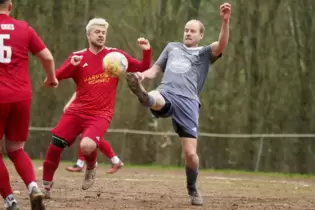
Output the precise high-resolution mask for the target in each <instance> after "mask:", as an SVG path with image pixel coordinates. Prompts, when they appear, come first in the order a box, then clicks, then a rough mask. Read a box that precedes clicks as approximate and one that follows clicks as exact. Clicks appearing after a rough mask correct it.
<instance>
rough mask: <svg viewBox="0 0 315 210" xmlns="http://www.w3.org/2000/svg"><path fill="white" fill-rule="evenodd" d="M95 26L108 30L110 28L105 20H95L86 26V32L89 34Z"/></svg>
mask: <svg viewBox="0 0 315 210" xmlns="http://www.w3.org/2000/svg"><path fill="white" fill-rule="evenodd" d="M95 25H98V26H104V27H105V28H106V29H107V28H108V27H109V23H108V22H107V21H106V20H105V19H103V18H93V19H91V20H90V21H89V22H88V24H87V25H86V32H89V31H90V30H91V28H92V27H93V26H95Z"/></svg>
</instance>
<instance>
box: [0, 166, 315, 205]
mask: <svg viewBox="0 0 315 210" xmlns="http://www.w3.org/2000/svg"><path fill="white" fill-rule="evenodd" d="M35 165H36V174H37V177H38V179H39V180H40V179H41V174H42V170H41V164H40V162H36V163H35ZM7 166H8V168H9V171H10V175H11V182H12V186H13V188H14V191H15V195H16V198H17V199H18V202H19V204H20V206H21V207H22V209H23V210H24V209H25V210H27V209H30V206H29V201H28V197H27V192H26V189H25V187H24V185H23V183H22V181H21V180H20V178H19V177H18V176H17V174H16V172H15V170H14V168H13V166H12V164H11V163H10V162H7ZM66 166H67V165H66V164H65V163H62V164H61V165H60V167H59V169H58V171H57V173H56V176H55V185H54V188H53V191H52V196H53V198H52V199H51V200H48V201H45V204H46V209H52V210H55V209H56V210H58V209H64V210H65V209H75V210H83V209H85V210H90V209H91V210H92V209H108V210H109V209H111V210H112V209H117V210H119V209H122V210H127V209H128V210H132V209H134V210H136V209H141V210H144V209H161V210H162V209H163V210H167V209H169V210H177V209H178V210H188V209H209V210H210V209H215V210H222V209H228V210H232V209H233V210H236V209H237V210H238V209H251V210H252V209H264V210H269V209H270V210H278V209H297V210H304V209H315V180H312V179H303V178H289V177H288V178H286V177H282V178H280V177H271V176H266V177H262V176H249V175H227V174H219V173H213V172H200V177H199V188H200V190H201V192H202V194H203V197H204V206H203V207H192V206H190V205H189V200H188V197H187V194H186V189H185V174H184V170H176V169H151V168H150V169H149V168H147V169H145V168H139V169H138V168H124V169H122V170H120V171H119V172H118V173H116V174H114V175H106V170H107V169H108V167H109V166H108V165H100V166H99V168H98V171H97V180H96V183H95V186H94V187H93V188H92V189H89V190H88V191H82V190H81V183H82V180H83V176H84V173H70V172H67V171H65V170H64V169H65V167H66ZM0 204H3V203H0Z"/></svg>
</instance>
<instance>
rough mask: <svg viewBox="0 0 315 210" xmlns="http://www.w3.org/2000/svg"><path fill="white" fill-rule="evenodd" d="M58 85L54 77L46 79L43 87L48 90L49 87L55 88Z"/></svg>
mask: <svg viewBox="0 0 315 210" xmlns="http://www.w3.org/2000/svg"><path fill="white" fill-rule="evenodd" d="M58 84H59V82H58V80H57V78H56V77H47V78H46V79H45V81H44V86H45V87H46V88H49V87H53V88H57V87H58Z"/></svg>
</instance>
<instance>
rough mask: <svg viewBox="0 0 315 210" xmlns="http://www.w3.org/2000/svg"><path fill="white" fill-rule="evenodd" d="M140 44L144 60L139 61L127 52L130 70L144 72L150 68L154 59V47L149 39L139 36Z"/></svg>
mask: <svg viewBox="0 0 315 210" xmlns="http://www.w3.org/2000/svg"><path fill="white" fill-rule="evenodd" d="M137 41H138V45H139V47H140V49H142V60H141V61H139V60H137V59H135V58H133V57H131V56H130V55H128V54H125V56H126V58H127V60H128V70H127V71H128V72H143V71H145V70H147V69H148V68H150V65H151V59H152V49H151V46H150V43H149V41H148V40H147V39H144V38H139V39H138V40H137Z"/></svg>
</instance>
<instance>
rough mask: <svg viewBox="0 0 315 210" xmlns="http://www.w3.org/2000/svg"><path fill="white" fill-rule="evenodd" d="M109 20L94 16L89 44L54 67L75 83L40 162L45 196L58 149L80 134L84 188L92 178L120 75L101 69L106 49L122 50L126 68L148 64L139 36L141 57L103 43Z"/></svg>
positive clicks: (148, 52) (88, 33) (146, 48)
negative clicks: (139, 59)
mask: <svg viewBox="0 0 315 210" xmlns="http://www.w3.org/2000/svg"><path fill="white" fill-rule="evenodd" d="M107 28H108V23H107V21H106V20H104V19H102V18H94V19H92V20H90V21H89V23H88V24H87V26H86V36H87V40H88V42H89V48H87V49H84V50H81V51H79V52H75V53H72V54H71V55H70V56H69V58H68V59H67V60H66V61H65V62H64V64H63V65H62V66H61V67H60V68H59V69H58V70H57V72H56V75H57V78H58V80H63V79H68V78H72V79H73V80H74V82H75V84H76V97H75V99H74V101H73V102H72V103H71V104H70V106H69V107H68V108H67V109H66V110H65V113H64V114H63V115H62V117H61V119H60V121H59V123H58V124H57V126H56V127H55V128H54V129H53V130H52V141H51V143H50V145H49V148H48V151H47V153H46V157H45V161H44V165H43V186H44V190H45V191H44V192H45V195H46V196H45V197H46V198H49V197H50V190H51V187H52V184H53V177H54V173H55V171H56V169H57V168H58V165H59V162H60V157H61V153H62V152H63V150H64V148H65V147H69V146H71V145H72V144H73V143H74V141H75V139H76V137H77V136H78V135H80V138H81V140H80V147H81V149H82V153H83V156H84V160H85V162H86V170H85V179H84V182H83V185H82V189H83V190H87V189H89V188H90V187H91V186H92V185H93V184H94V181H95V174H96V158H97V147H98V146H99V142H100V141H101V139H102V138H103V136H104V135H105V133H106V131H107V129H108V126H109V125H110V122H111V120H112V117H113V114H114V107H115V99H116V88H117V85H118V81H119V78H118V77H114V76H112V75H110V74H108V73H106V72H104V69H103V65H102V63H103V62H102V60H103V58H104V57H105V55H107V54H108V53H109V52H115V51H116V52H120V53H123V54H124V55H125V56H126V58H127V60H128V69H127V71H129V72H137V71H144V70H146V69H148V68H149V67H150V64H151V56H152V51H151V47H150V44H149V42H148V40H146V39H144V38H140V39H138V45H139V47H140V48H141V49H142V50H143V58H142V61H141V62H140V61H138V60H136V59H134V58H132V57H131V56H129V55H128V54H127V53H125V52H123V51H121V50H118V49H115V48H107V47H105V41H106V33H107Z"/></svg>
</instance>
